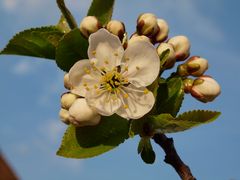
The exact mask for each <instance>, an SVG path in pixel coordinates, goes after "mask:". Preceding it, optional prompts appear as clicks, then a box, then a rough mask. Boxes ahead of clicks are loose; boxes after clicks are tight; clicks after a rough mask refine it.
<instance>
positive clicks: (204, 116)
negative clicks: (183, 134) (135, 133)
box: [148, 110, 220, 133]
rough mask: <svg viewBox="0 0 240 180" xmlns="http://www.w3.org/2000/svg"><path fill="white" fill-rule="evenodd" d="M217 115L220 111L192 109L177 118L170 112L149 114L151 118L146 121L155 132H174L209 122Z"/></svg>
mask: <svg viewBox="0 0 240 180" xmlns="http://www.w3.org/2000/svg"><path fill="white" fill-rule="evenodd" d="M219 115H220V112H216V111H204V110H194V111H189V112H186V113H183V114H182V115H179V116H178V117H177V118H174V117H173V116H172V115H170V114H160V115H157V116H151V117H150V119H151V120H150V121H149V122H148V123H150V124H151V125H152V127H153V129H155V131H157V132H158V131H160V132H162V133H176V132H180V131H185V130H188V129H191V128H193V127H196V126H199V125H202V124H206V123H210V122H212V121H214V120H215V119H216V118H217V117H218V116H219Z"/></svg>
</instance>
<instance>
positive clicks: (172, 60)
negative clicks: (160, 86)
mask: <svg viewBox="0 0 240 180" xmlns="http://www.w3.org/2000/svg"><path fill="white" fill-rule="evenodd" d="M167 49H169V50H170V52H169V54H168V57H167V60H166V62H165V64H164V68H166V69H169V68H172V67H173V66H174V64H175V62H176V58H175V52H174V50H173V47H172V45H171V44H168V43H161V44H160V45H159V46H158V47H157V53H158V55H159V56H161V54H162V53H163V52H164V51H166V50H167Z"/></svg>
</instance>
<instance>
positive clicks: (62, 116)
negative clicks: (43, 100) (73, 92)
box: [59, 109, 72, 124]
mask: <svg viewBox="0 0 240 180" xmlns="http://www.w3.org/2000/svg"><path fill="white" fill-rule="evenodd" d="M59 117H60V119H61V120H62V122H63V123H65V124H69V123H70V119H72V117H71V116H70V114H69V112H68V110H66V109H61V110H60V111H59Z"/></svg>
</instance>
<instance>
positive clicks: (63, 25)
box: [57, 15, 71, 33]
mask: <svg viewBox="0 0 240 180" xmlns="http://www.w3.org/2000/svg"><path fill="white" fill-rule="evenodd" d="M57 27H58V29H59V30H60V31H62V32H63V33H69V32H70V31H71V29H70V27H69V25H68V23H67V20H66V19H65V17H64V16H63V15H62V16H61V18H60V20H59V22H58V24H57Z"/></svg>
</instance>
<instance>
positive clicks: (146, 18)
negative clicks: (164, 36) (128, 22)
mask: <svg viewBox="0 0 240 180" xmlns="http://www.w3.org/2000/svg"><path fill="white" fill-rule="evenodd" d="M137 31H138V33H139V34H141V35H145V36H148V37H153V36H154V35H155V34H156V33H157V32H158V31H159V27H158V24H157V17H156V16H155V15H154V14H151V13H144V14H141V15H140V16H139V17H138V20H137Z"/></svg>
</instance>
